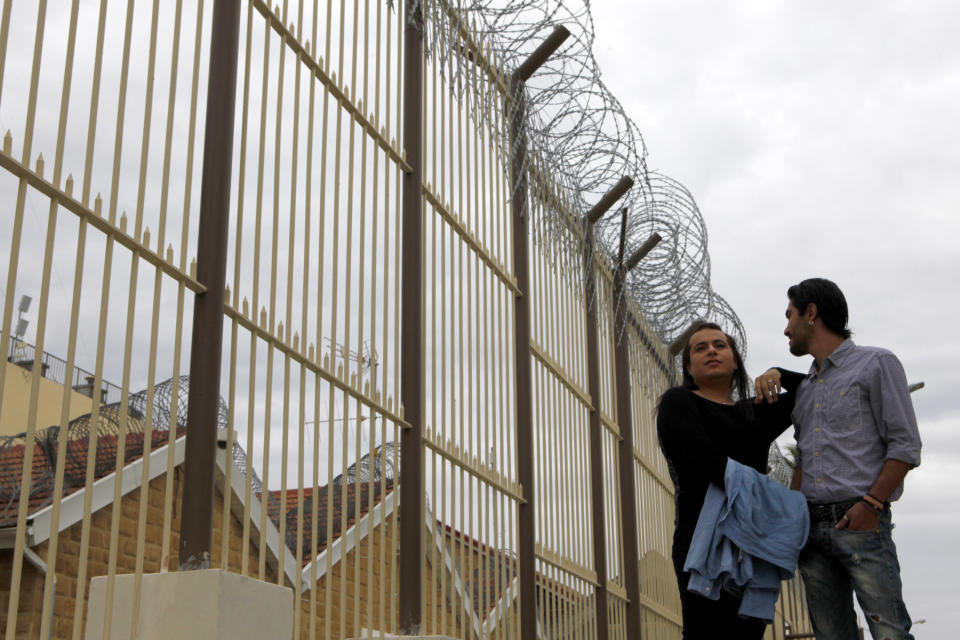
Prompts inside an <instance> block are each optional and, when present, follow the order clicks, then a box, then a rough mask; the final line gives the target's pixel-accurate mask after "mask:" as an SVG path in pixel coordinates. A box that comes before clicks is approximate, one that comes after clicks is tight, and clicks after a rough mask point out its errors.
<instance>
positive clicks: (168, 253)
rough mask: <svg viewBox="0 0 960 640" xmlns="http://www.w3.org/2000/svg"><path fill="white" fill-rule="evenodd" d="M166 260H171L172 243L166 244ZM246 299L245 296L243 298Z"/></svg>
mask: <svg viewBox="0 0 960 640" xmlns="http://www.w3.org/2000/svg"><path fill="white" fill-rule="evenodd" d="M167 262H171V263H172V262H173V243H170V244H168V245H167ZM244 301H246V298H244Z"/></svg>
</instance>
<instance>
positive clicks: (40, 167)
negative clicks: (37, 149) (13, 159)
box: [37, 153, 43, 178]
mask: <svg viewBox="0 0 960 640" xmlns="http://www.w3.org/2000/svg"><path fill="white" fill-rule="evenodd" d="M37 175H38V176H40V177H41V178H42V177H43V154H42V153H38V154H37Z"/></svg>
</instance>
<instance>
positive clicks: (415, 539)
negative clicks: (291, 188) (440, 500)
mask: <svg viewBox="0 0 960 640" xmlns="http://www.w3.org/2000/svg"><path fill="white" fill-rule="evenodd" d="M404 14H405V16H404V17H405V24H404V29H403V52H404V55H403V58H404V75H403V79H404V90H403V93H404V105H403V145H404V150H405V152H406V159H407V163H408V164H409V166H410V168H411V171H410V172H409V173H405V174H404V176H403V211H402V218H403V234H402V235H403V271H404V274H405V275H404V278H403V282H402V284H401V293H400V296H401V304H402V307H403V318H402V320H401V324H400V335H401V338H400V342H401V352H402V355H401V358H402V366H403V371H404V374H403V379H402V383H401V389H400V394H401V396H400V400H401V404H402V406H403V409H404V416H405V418H406V420H407V422H408V423H409V425H410V428H409V429H405V430H404V431H403V435H402V441H401V445H400V446H401V462H400V469H401V474H402V480H401V483H400V503H401V505H402V509H403V513H404V516H403V521H402V522H401V531H400V549H401V551H400V567H399V582H400V584H402V585H404V589H403V590H402V591H401V592H400V594H399V616H400V618H399V629H400V633H402V634H409V635H419V634H420V633H421V629H422V624H423V593H422V590H423V587H422V585H423V573H422V566H423V562H422V561H421V556H422V553H423V530H424V527H423V521H424V517H423V506H422V505H423V488H424V487H423V466H422V460H423V444H422V437H423V435H422V428H423V410H422V405H421V403H422V401H423V388H422V386H421V385H422V384H423V371H424V365H423V361H422V355H421V354H422V343H423V335H422V331H423V307H422V304H423V291H422V289H421V285H422V276H421V274H422V272H423V227H422V225H423V202H422V195H421V189H422V185H423V153H422V123H423V76H422V73H423V13H422V8H421V6H420V4H419V3H417V2H413V1H412V0H407V2H405V8H404Z"/></svg>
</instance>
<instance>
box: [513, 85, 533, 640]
mask: <svg viewBox="0 0 960 640" xmlns="http://www.w3.org/2000/svg"><path fill="white" fill-rule="evenodd" d="M511 99H512V101H513V103H512V105H511V108H510V115H511V119H510V139H511V142H512V146H513V148H512V155H511V159H510V184H511V191H512V198H511V212H512V218H513V225H514V232H513V255H514V269H513V272H514V275H515V276H516V279H517V287H518V288H519V289H520V291H521V292H523V293H522V294H521V295H519V296H517V297H516V298H515V300H514V313H515V318H516V320H515V326H514V336H515V337H514V345H515V346H514V349H515V352H514V355H515V364H514V370H515V371H516V388H517V405H516V411H517V414H516V415H517V462H518V469H519V473H518V477H517V480H518V481H519V483H520V486H521V487H523V497H524V503H522V504H521V505H520V507H519V521H518V531H517V535H518V538H519V541H518V548H517V555H518V556H519V559H518V562H519V573H520V620H521V623H520V636H521V637H523V638H534V637H536V608H537V604H536V586H535V583H534V576H535V569H534V558H535V547H534V540H535V537H536V501H535V499H534V486H535V484H534V476H533V469H534V464H533V462H534V460H533V452H534V447H533V413H532V407H531V405H530V395H531V383H532V378H531V371H530V361H531V358H532V355H531V351H530V305H531V300H530V291H531V289H530V267H529V258H528V251H527V243H528V241H529V231H528V229H529V210H528V207H527V204H526V199H527V172H526V168H525V166H524V165H525V162H526V149H527V145H526V131H525V127H524V115H525V111H526V109H525V107H524V101H525V98H524V83H523V80H520V79H517V78H513V79H511Z"/></svg>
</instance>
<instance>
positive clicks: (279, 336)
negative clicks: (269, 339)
mask: <svg viewBox="0 0 960 640" xmlns="http://www.w3.org/2000/svg"><path fill="white" fill-rule="evenodd" d="M277 340H279V341H280V342H283V323H282V322H278V323H277Z"/></svg>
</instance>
